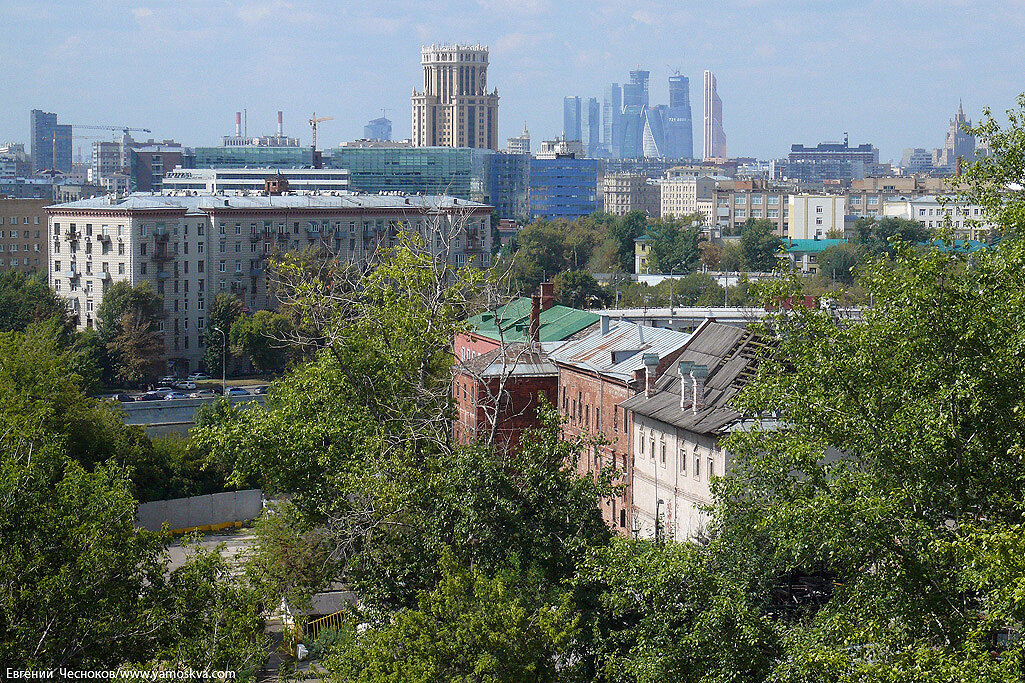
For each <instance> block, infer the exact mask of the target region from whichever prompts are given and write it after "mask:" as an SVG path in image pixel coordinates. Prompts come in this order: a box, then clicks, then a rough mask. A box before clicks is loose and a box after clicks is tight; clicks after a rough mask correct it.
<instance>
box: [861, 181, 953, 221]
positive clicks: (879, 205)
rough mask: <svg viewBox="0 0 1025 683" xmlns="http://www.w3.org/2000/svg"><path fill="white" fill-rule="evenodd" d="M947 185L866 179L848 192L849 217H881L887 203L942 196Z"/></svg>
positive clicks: (943, 183)
mask: <svg viewBox="0 0 1025 683" xmlns="http://www.w3.org/2000/svg"><path fill="white" fill-rule="evenodd" d="M947 189H948V183H947V181H946V180H945V179H943V178H933V177H926V176H908V177H883V178H864V179H862V180H855V181H852V182H851V187H850V188H849V189H848V190H847V213H848V215H853V216H857V217H859V218H861V217H869V218H873V217H882V216H883V215H884V211H883V207H884V206H885V205H886V204H887V203H888V202H899V201H906V200H909V199H915V198H916V197H924V196H927V195H939V194H943V193H944V192H945V191H946V190H947Z"/></svg>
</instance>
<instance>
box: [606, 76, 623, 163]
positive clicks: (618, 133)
mask: <svg viewBox="0 0 1025 683" xmlns="http://www.w3.org/2000/svg"><path fill="white" fill-rule="evenodd" d="M622 116H623V89H622V88H621V87H620V85H619V83H613V84H612V85H610V86H608V87H607V88H605V100H604V102H603V104H602V138H601V139H602V144H604V145H605V149H607V150H608V152H609V156H610V157H612V158H613V159H618V158H619V157H620V149H619V148H620V142H621V139H622V129H621V125H622V124H621V119H622Z"/></svg>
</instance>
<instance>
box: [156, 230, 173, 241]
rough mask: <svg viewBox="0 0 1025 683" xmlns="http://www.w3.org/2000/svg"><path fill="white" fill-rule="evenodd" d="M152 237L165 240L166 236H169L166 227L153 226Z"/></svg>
mask: <svg viewBox="0 0 1025 683" xmlns="http://www.w3.org/2000/svg"><path fill="white" fill-rule="evenodd" d="M153 237H155V238H156V239H158V240H161V241H163V240H166V239H167V238H168V237H170V234H169V233H168V232H167V228H154V229H153Z"/></svg>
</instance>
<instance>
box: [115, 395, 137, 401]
mask: <svg viewBox="0 0 1025 683" xmlns="http://www.w3.org/2000/svg"><path fill="white" fill-rule="evenodd" d="M110 398H111V400H113V401H120V402H121V403H131V402H132V401H134V400H135V399H134V398H133V397H132V395H131V394H114V395H113V396H111V397H110Z"/></svg>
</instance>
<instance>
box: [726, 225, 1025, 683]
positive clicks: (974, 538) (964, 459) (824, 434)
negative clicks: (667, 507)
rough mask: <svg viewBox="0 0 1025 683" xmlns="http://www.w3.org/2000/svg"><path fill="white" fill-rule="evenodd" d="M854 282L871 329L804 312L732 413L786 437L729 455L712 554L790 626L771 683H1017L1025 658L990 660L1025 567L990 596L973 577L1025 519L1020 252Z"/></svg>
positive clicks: (924, 256) (933, 261) (917, 265)
mask: <svg viewBox="0 0 1025 683" xmlns="http://www.w3.org/2000/svg"><path fill="white" fill-rule="evenodd" d="M861 282H862V284H863V286H865V287H866V288H867V290H868V292H869V293H870V294H871V296H872V299H873V307H872V308H870V309H865V310H864V311H863V316H864V322H863V323H862V324H856V325H837V324H836V322H835V321H834V320H833V319H832V317H831V316H830V314H829V312H828V311H822V310H817V309H803V308H799V309H794V310H792V311H788V312H786V313H785V314H780V315H779V316H778V317H777V319H776V320H775V321H774V322H773V326H774V330H775V332H776V335H777V336H776V338H777V339H778V344H779V345H778V347H777V348H776V349H775V350H774V352H773V353H772V355H770V356H766V357H765V358H764V359H763V360H762V363H761V365H760V367H759V371H758V377H757V379H756V381H755V382H753V383H752V384H751V385H750V386H749V387H748V388H747V390H746V391H745V392H743V393H742V395H741V398H740V400H739V402H738V407H739V408H740V409H741V410H743V411H745V412H746V414H748V415H750V416H752V418H755V417H757V416H758V415H785V416H786V421H785V423H780V422H773V423H772V425H771V426H772V428H771V429H770V428H769V425H768V424H764V423H763V424H764V426H763V427H762V428H758V427H757V425H758V421H757V420H756V421H755V422H754V425H755V426H753V428H752V429H751V430H750V431H747V432H745V433H743V434H741V433H734V434H733V435H732V436H731V437H730V439H729V440H728V442H727V444H726V445H727V448H728V449H729V450H730V452H731V453H733V454H734V457H735V465H734V469H733V472H732V474H731V476H730V477H726V478H724V479H721V480H719V482H717V483H716V485H715V489H716V490H715V500H716V503H715V519H716V520H718V521H717V532H718V537H717V538H716V540H714V541H713V543H712V545H711V546H710V551H711V552H712V553H713V554H719V553H722V555H721V557H722V558H723V559H722V561H721V565H722V566H724V567H725V566H730V567H733V569H732V570H731V572H732V576H734V580H736V581H740V582H742V583H743V585H745V586H746V589H745V593H747V594H748V595H751V596H758V597H756V598H754V599H755V601H756V602H754V603H752V604H754V605H755V606H757V605H758V601H760V602H761V603H762V606H761V607H760V608H759V609H761V610H763V611H764V613H765V614H767V615H772V616H773V618H774V620H775V621H776V623H778V625H779V627H780V628H782V629H784V631H783V632H784V638H783V641H782V642H783V653H782V654H781V656H780V658H779V664H778V665H776V667H775V672H774V674H773V676H774V679H776V680H824V679H835V678H837V677H842V676H843V675H847V672H856V673H857V674H858V675H859V676H861V677H863V678H864V679H870V680H911V679H915V680H941V678H940V673H939V672H941V671H944V670H946V671H953V670H957V669H958V668H959V667H960V668H963V669H964V670H968V671H974V672H976V674H977V679H978V680H991V679H993V680H1004V679H1005V677H1007V678H1016V677H1019V676H1020V675H1021V673H1022V672H1021V670H1020V667H1021V661H1022V659H1021V657H1022V651H1021V644H1020V643H1014V644H1011V645H1010V646H1009V650H1008V652H1007V653H1005V654H1004V656H1003V657H1002V658H988V657H986V656H985V655H984V653H985V651H986V648H989V647H992V645H990V644H988V643H989V642H990V641H989V640H988V639H989V638H990V634H991V633H992V632H993V631H994V630H999V629H1000V628H1005V629H1006V628H1016V626H1012V624H1017V623H1020V622H1019V621H1018V619H1019V618H1020V613H1019V612H1018V611H1016V610H1017V608H1014V607H1011V603H1010V602H1008V600H1007V594H1006V593H1001V592H1000V591H1002V590H1003V588H1004V587H1006V586H1007V585H1008V582H1012V583H1013V582H1014V581H1017V580H1019V579H1018V578H1016V577H1018V576H1019V575H1017V574H1016V573H1015V572H1017V568H1016V567H1013V566H1012V565H1008V566H1007V567H1006V570H1007V572H1008V573H1007V574H1006V575H1004V576H1003V578H1001V579H1000V580H993V577H994V576H995V575H994V574H989V573H988V572H989V570H990V569H995V567H993V566H992V565H990V566H989V567H990V569H983V567H984V566H986V565H983V564H979V562H986V561H985V560H982V558H984V557H990V558H992V553H993V552H994V550H993V548H996V547H1000V546H1004V547H1007V546H1006V542H1007V540H1008V536H1007V534H1008V533H1009V532H1011V530H1012V529H1016V528H1017V527H1018V526H1019V525H1021V523H1022V518H1021V508H1020V505H1019V503H1018V501H1020V500H1021V499H1022V496H1023V495H1025V477H1023V476H1022V472H1021V468H1020V463H1019V454H1020V453H1021V452H1022V449H1023V446H1022V444H1023V443H1025V419H1023V417H1022V415H1021V412H1022V411H1020V410H1017V409H1015V408H1014V407H1010V408H1009V407H1008V406H1016V405H1018V404H1019V403H1020V402H1021V390H1020V387H1021V385H1022V382H1023V381H1025V374H1023V373H1025V371H1023V369H1022V368H1023V366H1022V364H1021V363H1020V362H1019V361H1018V359H1017V356H1018V354H1019V351H1018V349H1020V348H1022V346H1023V344H1025V323H1023V322H1022V321H1023V320H1025V296H1023V292H1025V244H1023V243H1022V242H1021V241H1020V240H1016V239H1015V240H1005V241H1004V242H1002V243H1001V244H1000V245H999V247H997V248H993V249H989V250H984V251H980V252H975V253H973V254H971V255H970V256H969V255H966V254H959V253H952V252H950V251H947V250H944V249H941V248H934V247H931V248H927V249H924V250H923V249H916V248H914V247H912V246H911V245H908V244H901V243H898V244H896V246H895V253H894V255H893V256H892V257H890V258H889V259H887V260H886V261H882V260H880V261H876V262H874V263H871V264H870V265H869V266H868V267H867V268H866V272H865V274H864V275H863V276H862V278H861ZM797 291H798V286H797V282H796V281H790V283H789V284H787V285H786V286H781V287H779V288H778V290H777V291H776V292H775V294H776V295H777V296H782V295H784V294H786V293H788V292H790V293H796V292H797ZM993 542H995V543H996V545H993ZM954 548H960V549H962V550H965V552H960V551H954V550H952V549H954ZM969 549H970V551H969ZM989 561H992V560H989ZM980 570H981V571H982V573H981V574H980V573H979V572H980ZM1000 571H1003V569H1001V570H1000ZM984 575H985V576H988V577H989V578H982V577H983V576H984ZM998 586H999V587H998ZM979 590H983V591H984V592H985V591H988V592H985V597H983V596H980V594H979V592H978V591H979ZM774 595H775V596H789V598H788V599H787V600H780V599H779V598H778V597H777V598H773V597H772V596H774ZM923 668H924V669H925V670H926V671H928V672H930V673H929V674H928V675H926V674H924V673H922V672H923ZM913 672H918V673H913ZM1001 672H1003V673H1001ZM976 674H973V676H974V675H976ZM916 677H917V678H916ZM933 677H935V678H933Z"/></svg>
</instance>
